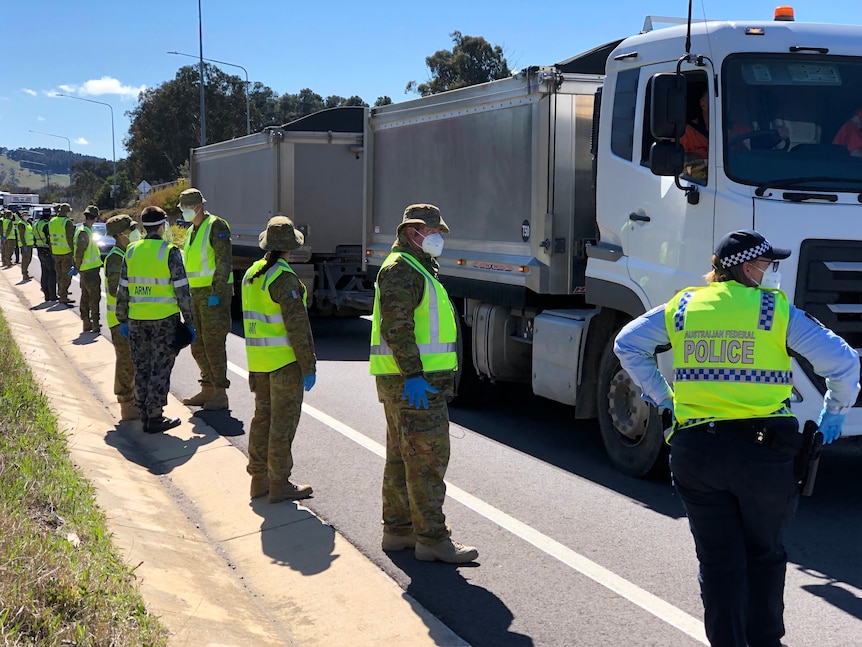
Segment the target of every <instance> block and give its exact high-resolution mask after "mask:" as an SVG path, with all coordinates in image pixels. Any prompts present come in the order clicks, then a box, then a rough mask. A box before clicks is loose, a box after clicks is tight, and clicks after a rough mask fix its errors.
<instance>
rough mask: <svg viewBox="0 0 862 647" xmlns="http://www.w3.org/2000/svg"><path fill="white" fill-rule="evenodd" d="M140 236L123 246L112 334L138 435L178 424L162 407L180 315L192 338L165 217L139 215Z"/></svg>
mask: <svg viewBox="0 0 862 647" xmlns="http://www.w3.org/2000/svg"><path fill="white" fill-rule="evenodd" d="M141 222H142V223H143V225H144V231H145V232H146V238H144V239H143V240H139V241H138V242H136V243H132V244H131V245H129V246H128V247H127V248H126V260H125V262H124V263H123V269H122V270H121V272H120V287H119V288H118V289H117V320H118V321H119V322H120V326H119V330H118V332H119V333H120V334H121V335H122V336H124V337H127V338H128V340H129V348H130V350H131V354H132V364H133V365H134V367H135V403H136V404H137V406H138V411H139V412H140V414H141V421H142V422H143V426H144V431H145V432H146V433H148V434H158V433H161V432H163V431H167V430H168V429H173V428H174V427H177V426H179V424H180V419H179V418H167V417H165V415H164V407H165V405H166V404H167V402H168V391H169V390H170V388H171V384H170V382H171V370H173V367H174V361H175V360H176V357H177V351H176V349H175V343H176V339H177V328H178V326H180V325H181V324H180V312H182V314H183V320H184V321H185V326H186V327H187V328H188V330H189V333H190V334H191V337H192V339H194V337H195V329H194V317H193V315H192V298H191V294H189V281H188V279H187V278H186V270H185V268H184V267H183V259H182V255H181V254H180V250H179V249H178V248H177V247H175V246H174V245H172V244H171V243H169V242H167V241H165V240H163V239H162V235H163V234H164V231H165V226H166V223H167V215H166V214H165V212H164V210H163V209H160V208H159V207H146V208H145V209H144V210H143V211H142V212H141Z"/></svg>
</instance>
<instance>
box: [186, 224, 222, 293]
mask: <svg viewBox="0 0 862 647" xmlns="http://www.w3.org/2000/svg"><path fill="white" fill-rule="evenodd" d="M215 220H216V216H213V215H212V214H210V215H208V216H207V217H206V218H205V219H204V221H203V222H202V223H201V224H200V226H199V227H195V226H194V225H192V226H191V227H189V229H188V231H187V232H186V241H185V243H184V245H183V260H184V262H185V266H186V276H188V278H189V285H190V286H191V287H193V288H205V287H207V286H209V285H212V284H213V275H214V274H215V270H216V268H215V250H214V249H213V246H212V245H211V244H210V232H211V231H212V228H213V222H215ZM192 233H194V234H195V236H194V239H195V240H194V242H192ZM227 282H228V284H230V285H232V284H233V272H230V273H229V274H228V280H227Z"/></svg>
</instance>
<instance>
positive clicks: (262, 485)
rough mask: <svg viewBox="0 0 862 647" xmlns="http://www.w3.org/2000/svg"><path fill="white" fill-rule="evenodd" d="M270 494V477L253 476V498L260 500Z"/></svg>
mask: <svg viewBox="0 0 862 647" xmlns="http://www.w3.org/2000/svg"><path fill="white" fill-rule="evenodd" d="M267 494H269V476H267V475H266V474H252V475H251V498H252V499H259V498H260V497H262V496H266V495H267Z"/></svg>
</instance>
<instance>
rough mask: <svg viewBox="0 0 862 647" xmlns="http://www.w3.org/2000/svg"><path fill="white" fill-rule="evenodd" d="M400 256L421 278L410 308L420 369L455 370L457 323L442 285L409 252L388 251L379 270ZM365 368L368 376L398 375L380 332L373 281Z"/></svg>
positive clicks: (376, 297)
mask: <svg viewBox="0 0 862 647" xmlns="http://www.w3.org/2000/svg"><path fill="white" fill-rule="evenodd" d="M399 259H403V260H404V261H406V262H407V263H408V264H409V265H410V266H411V267H412V268H413V269H415V270H416V271H417V272H419V273H420V274H421V275H422V276H423V277H424V278H425V292H424V294H423V295H422V301H421V302H420V303H419V305H418V306H417V307H416V310H414V311H413V332H414V335H415V336H416V345H417V346H418V347H419V357H420V358H421V360H422V370H423V371H424V372H426V373H430V372H434V371H447V370H455V369H457V368H458V352H457V342H458V322H457V321H456V319H455V312H454V310H453V309H452V302H451V301H450V300H449V294H448V293H447V292H446V288H444V287H443V284H442V283H440V281H438V280H437V279H436V278H434V276H433V275H432V274H431V272H429V271H428V270H427V269H425V267H423V266H422V264H421V263H420V262H419V261H417V260H416V259H415V258H413V257H412V256H410V255H409V254H402V253H400V252H392V253H391V254H389V256H387V257H386V260H385V261H383V265H381V266H380V269H381V270H383V268H385V267H388V266H389V265H392V263H394V262H395V261H397V260H399ZM369 359H370V362H369V369H370V372H371V374H372V375H398V374H400V372H401V371H399V370H398V364H397V363H396V362H395V357H394V356H393V355H392V349H391V348H389V346H388V345H387V343H386V340H384V339H383V338H382V336H381V335H380V288H379V287H378V285H377V283H375V284H374V312H373V314H372V318H371V352H370V358H369Z"/></svg>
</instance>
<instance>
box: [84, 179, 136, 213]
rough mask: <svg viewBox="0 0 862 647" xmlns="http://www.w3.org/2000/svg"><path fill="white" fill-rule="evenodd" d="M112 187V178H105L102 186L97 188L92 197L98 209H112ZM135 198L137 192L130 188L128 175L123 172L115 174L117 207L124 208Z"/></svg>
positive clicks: (130, 182) (132, 187)
mask: <svg viewBox="0 0 862 647" xmlns="http://www.w3.org/2000/svg"><path fill="white" fill-rule="evenodd" d="M113 187H114V176H113V175H111V176H110V177H108V178H106V179H105V181H104V182H103V183H102V186H101V187H99V190H98V192H97V193H96V195H95V196H94V197H93V200H92V202H93V204H95V205H96V206H97V207H99V209H104V210H108V209H113V207H114V198H112V197H111V189H113ZM136 196H137V191H136V190H135V187H134V186H132V181H131V180H130V179H129V176H128V174H126V172H125V171H120V172H118V173H117V201H116V202H117V205H119V206H120V207H124V206H126V205H127V204H129V202H131V201H132V200H133V199H134V198H135V197H136Z"/></svg>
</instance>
